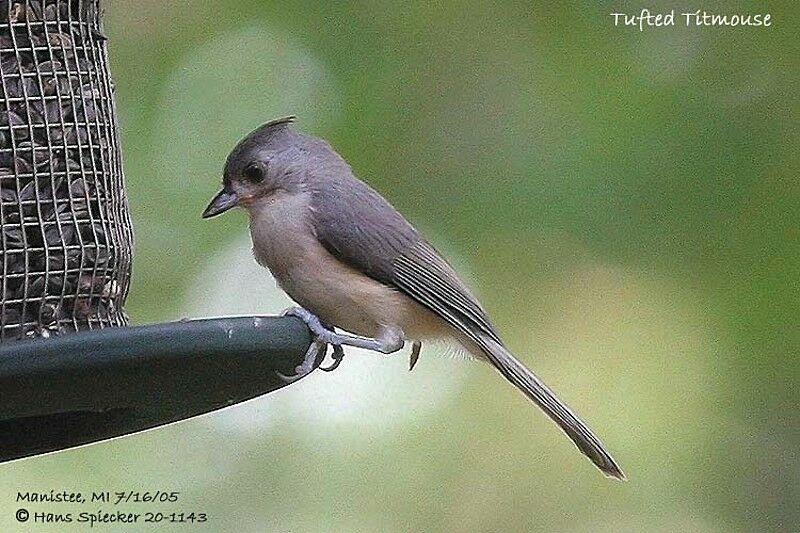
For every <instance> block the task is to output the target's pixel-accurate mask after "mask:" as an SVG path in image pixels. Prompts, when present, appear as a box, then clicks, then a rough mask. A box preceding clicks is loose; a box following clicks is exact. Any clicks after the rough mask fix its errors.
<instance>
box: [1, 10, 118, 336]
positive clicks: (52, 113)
mask: <svg viewBox="0 0 800 533" xmlns="http://www.w3.org/2000/svg"><path fill="white" fill-rule="evenodd" d="M0 82H2V83H0V194H1V198H0V218H2V231H0V236H1V238H2V242H1V243H0V283H1V284H2V287H1V288H2V299H1V300H0V341H8V340H16V339H20V338H23V337H46V336H50V335H53V334H58V333H63V332H68V331H77V330H84V329H97V328H103V327H108V326H120V325H125V324H127V317H126V315H125V312H124V308H123V306H124V302H125V298H126V296H127V292H128V284H129V277H130V266H131V245H132V231H131V224H130V217H129V212H128V205H127V198H126V195H125V187H124V180H123V173H122V161H121V156H120V149H119V138H118V134H117V127H116V117H115V110H114V99H113V85H112V81H111V77H110V74H109V69H108V56H107V51H106V40H105V37H104V36H103V33H102V31H101V20H100V9H99V1H98V0H69V1H67V0H59V1H38V0H27V1H17V2H14V1H11V2H9V1H5V0H0Z"/></svg>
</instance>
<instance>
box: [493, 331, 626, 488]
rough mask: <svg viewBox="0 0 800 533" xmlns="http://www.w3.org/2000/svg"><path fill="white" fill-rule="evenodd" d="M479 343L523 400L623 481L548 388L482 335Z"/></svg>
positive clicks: (589, 432)
mask: <svg viewBox="0 0 800 533" xmlns="http://www.w3.org/2000/svg"><path fill="white" fill-rule="evenodd" d="M481 341H482V342H480V343H479V345H480V347H481V348H482V350H483V352H484V353H485V355H486V357H487V358H488V359H489V362H491V363H492V365H493V366H494V367H495V368H496V369H497V371H498V372H500V374H502V375H503V377H505V378H506V379H507V380H508V381H510V382H511V383H513V384H514V386H515V387H517V388H518V389H519V390H521V391H522V392H523V393H524V394H525V396H527V397H528V398H530V399H531V401H533V403H535V404H536V405H538V406H539V407H540V408H541V409H542V411H544V412H545V414H547V416H549V417H550V418H551V419H552V420H553V421H554V422H555V423H556V424H558V427H560V428H561V429H562V431H564V433H566V434H567V436H568V437H569V438H570V439H572V442H574V443H575V445H576V446H577V447H578V449H579V450H580V451H581V452H583V453H584V455H586V457H588V458H589V459H590V460H591V461H592V462H593V463H594V464H595V466H597V468H599V469H600V470H601V471H602V472H603V474H605V475H607V476H609V477H612V478H615V479H619V480H625V474H624V473H623V472H622V469H621V468H620V467H619V465H617V463H616V461H614V458H613V457H611V454H610V453H609V452H608V451H607V450H606V449H605V447H604V446H603V443H602V442H600V439H598V438H597V437H596V436H595V434H594V433H592V430H590V429H589V428H588V427H587V426H586V424H584V423H583V421H582V420H581V419H580V418H578V417H577V416H576V415H575V414H574V413H573V412H572V411H571V410H570V408H569V407H567V405H566V404H565V403H564V402H562V401H561V400H559V399H558V397H556V395H555V393H553V391H551V390H550V389H549V388H548V387H547V385H545V384H544V383H542V381H541V380H540V379H539V378H538V377H537V376H536V374H534V373H533V372H531V371H530V370H528V369H527V368H526V367H525V365H523V364H522V363H521V362H520V361H518V360H517V359H516V358H515V357H514V356H513V355H511V353H510V352H509V351H508V350H506V349H505V348H504V347H503V346H502V345H500V344H498V343H497V342H495V341H494V340H492V339H489V338H488V337H485V336H483V335H481Z"/></svg>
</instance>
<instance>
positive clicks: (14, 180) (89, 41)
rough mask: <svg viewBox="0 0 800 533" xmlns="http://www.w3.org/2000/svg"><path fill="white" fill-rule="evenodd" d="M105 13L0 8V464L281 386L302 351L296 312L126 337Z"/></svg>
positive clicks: (121, 200)
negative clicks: (282, 376)
mask: <svg viewBox="0 0 800 533" xmlns="http://www.w3.org/2000/svg"><path fill="white" fill-rule="evenodd" d="M100 13H101V12H100V6H99V0H41V1H39V0H27V1H7V0H0V219H1V228H2V229H1V231H0V288H1V289H2V298H0V435H2V437H1V438H0V461H2V460H8V459H13V458H16V457H21V456H24V455H30V454H33V453H39V452H45V451H52V450H56V449H61V448H65V447H69V446H74V445H78V444H84V443H87V442H92V441H94V440H98V439H102V438H108V437H113V436H117V435H120V434H125V433H130V432H133V431H137V430H140V429H145V428H148V427H153V426H156V425H159V424H163V423H167V422H172V421H175V420H178V419H181V418H185V417H187V416H193V415H195V414H199V413H201V412H205V411H208V410H212V409H216V408H219V407H222V406H224V405H229V404H230V403H234V402H236V401H241V400H243V399H247V398H251V397H253V396H256V395H258V394H263V393H264V392H269V391H272V390H276V389H277V388H280V387H282V386H284V385H286V382H285V381H281V380H277V379H276V375H277V374H276V372H282V373H284V374H292V368H293V367H294V366H296V365H298V364H300V363H301V362H302V360H303V355H304V353H305V351H306V349H307V348H308V346H309V343H310V337H309V335H308V331H307V330H306V329H305V328H304V326H301V325H300V324H301V323H299V321H297V320H295V319H291V318H285V319H272V320H263V319H259V318H258V317H251V318H242V319H211V320H203V321H196V322H192V321H189V322H178V323H172V324H161V325H156V326H144V327H136V328H130V327H127V326H128V316H127V315H126V313H125V299H126V297H127V294H128V288H129V282H130V274H131V262H132V245H133V231H132V225H131V219H130V214H129V210H128V199H127V196H126V191H125V180H124V176H123V166H122V157H121V150H120V137H119V130H118V125H117V121H116V114H115V104H114V84H113V82H112V81H111V76H110V72H109V66H108V50H107V40H106V37H105V36H104V34H103V29H102V21H101V16H100ZM187 335H189V336H187ZM189 339H191V340H189ZM254 345H255V346H257V348H254V347H253V346H254ZM259 354H263V357H259ZM322 356H324V353H323V354H322ZM220 365H222V366H220ZM254 372H256V373H254ZM258 372H260V373H261V375H262V376H263V380H261V381H259V380H258V379H257V378H256V379H255V380H254V378H253V376H258V375H259V374H258ZM245 376H246V377H245ZM154 394H155V395H156V397H158V398H159V401H157V402H155V401H153V397H154V396H153V395H154Z"/></svg>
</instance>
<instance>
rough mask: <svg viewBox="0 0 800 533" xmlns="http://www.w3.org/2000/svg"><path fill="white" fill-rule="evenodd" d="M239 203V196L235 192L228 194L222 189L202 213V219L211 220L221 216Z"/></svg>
mask: <svg viewBox="0 0 800 533" xmlns="http://www.w3.org/2000/svg"><path fill="white" fill-rule="evenodd" d="M238 203H239V196H237V194H236V193H235V192H228V191H226V190H225V189H222V190H221V191H219V192H218V193H217V195H216V196H215V197H214V199H213V200H211V203H210V204H208V207H206V210H205V211H203V218H211V217H215V216H217V215H221V214H222V213H224V212H225V211H227V210H228V209H230V208H232V207H236V205H237V204H238Z"/></svg>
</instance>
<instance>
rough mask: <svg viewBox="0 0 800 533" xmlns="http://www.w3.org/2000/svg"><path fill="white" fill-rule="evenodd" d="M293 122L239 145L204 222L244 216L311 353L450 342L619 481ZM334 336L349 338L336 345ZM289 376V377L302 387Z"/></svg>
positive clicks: (408, 229)
mask: <svg viewBox="0 0 800 533" xmlns="http://www.w3.org/2000/svg"><path fill="white" fill-rule="evenodd" d="M293 120H294V117H287V118H282V119H278V120H273V121H271V122H268V123H267V124H264V125H263V126H261V127H260V128H258V129H256V130H255V131H253V132H252V133H250V134H249V135H248V136H247V137H245V138H244V139H243V140H242V141H240V142H239V144H238V145H236V147H235V148H234V149H233V151H232V152H231V154H230V155H229V156H228V159H227V161H226V163H225V171H224V178H223V189H222V190H221V191H220V192H219V193H218V194H217V195H216V196H215V197H214V199H213V200H212V201H211V203H210V204H209V205H208V207H207V208H206V210H205V212H204V213H203V218H208V217H213V216H216V215H219V214H220V213H224V212H225V211H227V210H229V209H231V208H232V207H235V206H241V207H244V208H245V209H246V210H247V212H248V214H249V216H250V235H251V237H252V240H253V253H254V255H255V258H256V260H257V261H258V262H259V263H260V264H261V265H263V266H265V267H267V268H268V269H269V270H270V271H271V272H272V274H273V276H274V277H275V279H276V280H277V282H278V284H279V285H280V287H281V288H282V289H283V290H284V291H286V292H287V293H288V294H289V296H290V297H291V298H292V299H293V300H294V301H295V302H297V303H298V304H299V305H300V306H302V307H301V308H295V309H292V310H289V311H288V313H287V314H290V315H294V316H297V317H300V318H301V319H303V320H304V321H305V322H306V324H308V326H309V328H310V329H311V331H312V332H313V333H314V335H315V343H314V344H313V345H312V347H311V348H310V349H309V353H308V354H307V356H306V361H305V362H304V363H303V365H301V366H299V367H298V368H297V369H296V372H297V376H302V375H305V374H307V373H308V372H310V371H311V370H312V368H313V366H312V365H313V363H314V358H315V356H316V353H317V352H316V348H318V347H320V346H324V345H325V344H330V345H332V346H333V347H334V356H333V357H334V365H333V366H334V367H335V366H338V363H339V361H340V360H341V358H342V356H343V352H342V349H341V346H342V345H348V346H357V347H361V348H367V349H370V350H376V351H379V352H382V353H387V354H388V353H393V352H396V351H398V350H400V349H401V348H403V346H404V344H405V342H406V341H410V342H413V350H412V363H411V364H412V367H413V364H414V361H415V359H416V358H417V356H418V355H419V348H420V344H419V343H420V342H421V341H426V340H440V339H445V340H448V341H452V342H454V343H456V344H457V345H458V346H460V347H461V348H463V349H464V350H465V351H466V352H468V353H469V354H472V355H473V356H474V357H476V358H478V359H481V360H484V361H487V362H489V363H490V364H491V365H492V366H494V368H495V369H497V371H498V372H500V374H502V375H503V377H505V378H506V379H507V380H508V381H510V382H511V383H512V384H514V385H515V386H516V387H517V388H519V389H520V390H521V391H522V392H523V393H524V394H525V395H526V396H527V397H528V398H530V399H531V400H532V401H533V402H534V403H535V404H536V405H538V406H539V407H540V408H541V409H542V410H543V411H544V412H545V413H546V414H547V416H549V417H550V418H551V419H553V421H555V423H556V424H558V426H559V427H560V428H561V429H562V430H563V431H564V432H565V433H566V434H567V436H569V438H570V439H572V441H573V442H574V443H575V445H577V446H578V448H579V449H580V450H581V451H582V452H583V453H584V454H586V456H587V457H589V459H591V461H592V462H593V463H594V464H595V465H596V466H597V468H599V469H600V470H601V471H602V472H603V473H604V474H606V475H608V476H610V477H613V478H617V479H625V475H624V474H623V473H622V470H621V469H620V467H619V466H618V465H617V463H616V462H615V461H614V459H613V458H612V457H611V454H609V452H608V451H606V449H605V448H604V447H603V444H602V443H601V442H600V439H598V438H597V437H596V436H595V435H594V433H592V431H591V430H590V429H589V428H588V427H587V426H586V425H585V424H584V423H583V422H582V421H581V420H580V419H579V418H578V417H577V416H575V414H573V412H572V411H571V410H570V409H569V407H567V406H566V405H565V404H564V403H563V402H562V401H561V400H559V399H558V398H557V397H556V395H555V394H554V393H553V392H552V391H551V390H550V389H549V388H547V386H546V385H545V384H544V383H542V381H541V380H539V378H538V377H537V376H536V375H535V374H534V373H533V372H531V371H530V370H528V369H527V368H525V366H524V365H523V364H522V363H521V362H519V361H518V360H517V359H516V358H515V357H514V356H513V355H512V354H511V353H510V352H509V351H508V349H507V348H506V347H505V345H504V344H503V341H502V340H501V339H500V335H499V334H498V332H497V330H496V329H495V327H494V325H493V324H492V322H491V321H490V320H489V317H488V316H487V315H486V312H485V311H484V310H483V308H482V307H481V304H480V303H479V302H478V300H477V299H476V298H475V297H474V296H473V295H472V293H471V292H470V291H469V289H467V287H466V286H465V285H464V283H462V282H461V280H460V279H459V278H458V275H457V274H456V272H455V271H454V270H453V268H452V267H451V266H450V265H449V264H448V262H447V261H445V260H444V259H443V258H442V256H441V255H440V254H439V252H437V251H436V249H434V247H433V246H431V244H430V243H429V242H428V241H426V240H425V239H424V238H423V237H422V236H421V235H420V234H419V232H418V231H417V230H416V229H415V228H414V227H413V226H412V225H411V224H410V223H409V222H408V221H407V220H406V219H405V218H403V216H402V215H401V214H400V213H398V212H397V211H396V210H395V209H394V208H393V207H392V206H391V205H389V203H388V202H387V201H386V200H385V199H384V198H383V197H382V196H381V195H380V194H378V193H377V192H376V191H375V190H373V189H372V188H371V187H370V186H369V185H367V184H365V183H364V182H362V181H361V180H359V179H358V178H356V177H355V176H354V175H353V171H352V170H351V168H350V166H349V165H348V164H347V163H346V162H345V161H344V160H343V159H342V158H341V157H340V156H339V154H337V153H336V152H335V151H334V150H333V148H331V146H330V145H329V144H328V143H327V142H325V141H324V140H322V139H318V138H316V137H312V136H309V135H304V134H302V133H299V132H297V131H295V130H294V129H293V128H292V126H291V123H292V122H293ZM333 328H339V329H340V330H344V331H346V332H348V333H337V332H336V331H335V330H334V329H333ZM297 376H295V377H297Z"/></svg>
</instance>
